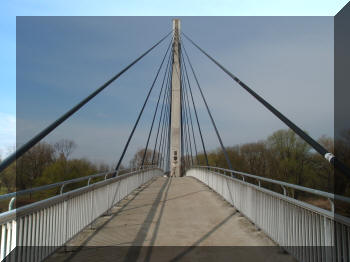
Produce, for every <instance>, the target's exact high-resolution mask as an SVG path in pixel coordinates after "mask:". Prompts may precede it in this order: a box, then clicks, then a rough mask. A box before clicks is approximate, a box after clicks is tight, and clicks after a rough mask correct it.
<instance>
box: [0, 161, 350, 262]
mask: <svg viewBox="0 0 350 262" xmlns="http://www.w3.org/2000/svg"><path fill="white" fill-rule="evenodd" d="M248 178H250V179H252V178H254V179H256V183H255V184H253V183H249V182H247V181H246V179H248ZM87 179H89V177H87ZM66 182H67V183H68V182H69V181H66ZM261 182H264V183H267V182H269V183H276V184H279V185H281V187H283V188H295V189H296V188H297V189H298V190H301V191H306V192H309V193H313V194H315V195H318V196H323V197H330V199H333V196H332V195H331V194H329V195H327V194H328V193H325V192H321V191H317V190H312V189H309V188H303V187H299V186H296V185H293V184H287V183H283V182H279V181H275V180H270V179H267V178H262V177H256V176H253V175H249V174H245V173H241V172H236V171H230V170H225V169H220V168H214V167H192V168H190V169H188V170H187V171H186V176H185V177H170V178H169V177H167V176H164V173H163V171H162V170H160V169H159V168H154V167H151V168H147V169H140V170H137V171H133V172H130V173H127V174H124V175H121V176H117V177H111V178H108V177H107V176H106V179H104V180H103V181H100V182H97V183H95V184H91V185H88V186H85V187H82V188H79V189H76V190H73V191H70V192H66V193H62V194H61V195H58V196H55V197H53V198H49V199H45V200H42V201H39V202H36V203H33V204H31V205H27V206H23V207H20V208H18V209H15V210H11V211H8V212H5V213H2V214H1V215H0V225H1V229H2V230H1V255H2V259H5V261H42V260H44V259H45V258H46V259H47V260H48V261H96V260H97V259H103V260H101V261H205V259H207V261H212V260H214V258H217V256H219V257H220V256H222V257H221V258H222V260H219V261H226V260H225V259H227V258H229V257H231V256H233V257H234V258H235V259H237V260H235V261H242V260H243V261H296V259H297V260H299V261H347V260H338V258H349V253H348V252H349V249H348V245H349V234H350V222H349V219H347V218H345V217H339V218H337V219H335V218H334V213H333V212H331V211H328V210H324V209H321V208H318V207H315V206H312V205H310V204H307V203H304V202H301V201H298V200H295V199H294V198H291V197H289V196H287V195H285V194H279V193H276V192H273V191H270V190H268V189H266V188H264V187H262V186H261ZM67 183H66V184H67ZM62 185H64V184H62ZM56 186H57V185H56ZM344 200H346V201H349V199H344ZM344 232H345V234H344ZM339 234H340V235H339ZM340 240H341V241H344V242H345V245H344V246H343V247H340V248H339V249H335V248H334V246H335V242H336V241H340ZM344 242H342V243H344ZM240 246H241V247H243V249H239V248H238V247H240ZM15 247H17V248H15ZM206 247H207V248H208V249H207V250H206ZM229 247H231V249H230V248H229ZM248 247H251V248H250V249H248V250H247V248H248ZM167 248H168V250H167ZM215 248H218V249H220V248H222V249H223V250H221V251H220V252H218V250H216V249H215ZM245 249H246V250H245ZM169 250H170V251H171V252H170V251H169ZM283 250H284V252H283ZM11 251H12V252H11ZM111 254H114V255H113V256H111ZM6 255H7V257H6V258H5V256H6ZM89 259H90V260H89ZM116 259H118V260H116ZM210 259H212V260H210ZM230 261H232V260H230Z"/></svg>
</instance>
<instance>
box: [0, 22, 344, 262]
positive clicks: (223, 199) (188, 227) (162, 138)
mask: <svg viewBox="0 0 350 262" xmlns="http://www.w3.org/2000/svg"><path fill="white" fill-rule="evenodd" d="M172 32H173V37H172V39H171V40H170V41H169V44H168V47H167V49H166V52H165V54H164V56H163V58H162V60H161V63H160V65H159V68H158V71H157V73H156V76H155V78H154V80H153V82H152V85H151V86H150V88H149V90H148V93H147V96H146V98H145V100H144V103H143V105H142V108H141V110H140V112H139V115H138V117H137V119H136V122H135V124H134V125H133V128H132V130H131V132H130V134H129V136H128V139H127V142H126V144H125V146H124V147H123V149H122V153H121V156H120V158H119V160H118V163H117V165H116V167H115V168H113V171H111V172H106V173H102V174H96V175H92V176H88V177H81V178H77V179H73V180H69V181H62V182H57V183H55V184H50V185H43V186H40V187H37V188H31V189H27V190H24V191H18V192H14V193H9V194H6V195H1V196H0V200H9V201H10V202H9V211H7V212H4V213H1V214H0V234H1V235H0V260H1V261H24V262H26V261H43V260H45V259H47V260H48V261H99V260H101V261H293V260H298V261H313V262H316V261H317V262H318V261H327V262H328V261H339V262H343V261H350V248H349V246H350V219H349V218H346V217H344V216H341V215H338V214H335V212H334V211H335V210H334V202H335V201H342V202H346V203H350V199H349V198H346V197H343V196H337V195H334V194H331V193H327V192H322V191H319V190H315V189H311V188H306V187H302V186H299V185H294V184H288V183H285V182H281V181H276V180H272V179H268V178H264V177H259V176H256V175H253V174H246V173H243V172H238V171H235V169H234V166H232V164H231V160H230V157H229V156H228V154H227V152H226V149H225V146H224V143H223V141H222V139H221V136H220V133H219V131H218V128H217V127H216V124H215V121H214V118H213V116H212V114H211V111H210V109H209V106H208V103H207V101H206V99H205V96H204V93H203V91H202V88H201V87H200V84H199V80H198V77H197V75H196V73H195V70H194V68H193V66H192V63H191V61H190V58H189V56H188V54H187V51H186V49H185V46H184V43H183V41H182V39H187V40H188V41H189V42H190V43H191V44H193V45H194V46H195V47H196V48H197V49H199V50H200V51H201V53H203V54H204V55H205V56H206V57H208V58H209V59H210V60H211V61H212V62H214V63H215V64H216V65H217V66H218V67H219V68H220V69H221V70H223V72H225V73H226V74H227V75H228V76H229V77H230V78H232V79H233V80H234V81H235V82H236V83H237V84H238V85H239V86H240V87H241V88H243V89H244V90H245V91H247V92H248V93H249V94H250V95H252V96H253V97H254V98H255V99H256V100H257V101H258V102H260V103H261V104H262V105H263V106H264V107H266V108H267V109H268V110H269V111H270V112H271V113H273V114H274V115H275V116H276V117H278V118H279V119H280V120H281V121H282V122H283V123H284V124H286V125H287V126H288V127H289V128H291V130H293V131H294V132H295V133H296V134H297V135H298V136H299V137H300V138H301V139H303V140H304V141H305V142H306V143H308V144H309V145H310V146H311V147H312V149H314V150H315V152H318V153H319V154H321V155H322V156H323V157H325V158H326V159H327V160H328V161H329V163H330V165H332V166H333V167H334V168H335V169H337V170H338V171H340V172H341V173H343V174H344V175H345V176H347V177H348V178H349V177H350V171H349V169H348V168H347V167H346V166H345V165H344V164H342V163H341V162H340V161H339V160H338V158H336V157H335V156H334V155H333V154H332V153H331V152H329V151H328V150H326V149H325V148H324V147H323V146H322V145H321V144H319V143H318V142H317V141H315V140H314V139H313V138H311V137H310V136H309V135H308V134H307V133H306V132H304V131H303V130H301V129H300V128H299V127H298V126H297V125H296V124H294V123H293V122H292V121H290V120H289V119H288V118H287V117H286V116H284V115H283V114H282V113H281V112H279V111H278V110H277V109H276V108H275V107H273V106H272V105H271V104H270V103H268V102H267V101H266V100H264V99H263V98H262V97H261V96H260V95H258V94H257V93H256V92H254V91H253V90H252V89H251V88H250V87H248V86H247V85H246V84H245V83H243V82H242V81H241V80H240V79H239V78H238V77H236V76H235V75H234V74H232V73H231V72H230V71H229V70H227V69H226V68H225V67H223V66H222V65H221V64H220V63H219V62H218V61H216V60H215V59H214V58H212V57H211V56H210V55H209V54H208V53H206V52H205V51H204V50H203V49H201V48H200V47H199V46H198V45H197V44H196V43H194V42H193V41H192V40H191V38H189V37H188V36H187V35H185V34H183V33H181V34H180V23H179V21H178V20H175V21H174V29H173V30H172V31H171V32H169V33H168V34H167V35H166V36H164V37H163V38H162V39H161V40H160V41H158V42H157V43H156V44H155V45H153V46H152V47H151V48H149V49H148V50H147V51H146V52H145V53H143V54H142V55H141V56H140V57H138V58H137V59H135V60H134V61H133V62H132V63H130V64H129V65H128V66H126V67H125V68H124V69H122V70H121V71H120V72H119V73H118V74H116V75H115V76H114V77H112V78H111V79H109V80H108V81H106V82H105V83H104V84H103V85H102V86H100V87H99V88H98V89H96V90H95V91H94V92H93V93H91V94H90V95H88V96H87V97H86V98H84V99H83V100H82V101H81V102H80V103H78V104H77V105H76V106H74V107H72V108H71V109H70V110H69V111H67V112H66V113H64V114H63V115H62V116H61V117H60V118H58V119H57V120H56V121H54V122H53V123H52V124H51V125H49V126H48V127H46V128H45V129H44V130H42V131H41V132H39V133H38V134H37V135H36V136H34V137H33V138H32V139H31V140H29V141H28V142H27V143H25V144H23V145H22V146H21V147H19V148H17V150H16V152H15V153H13V154H12V155H10V156H9V157H7V158H6V159H5V160H4V161H2V162H1V163H0V172H1V171H3V170H5V169H6V168H8V167H9V166H10V165H11V164H12V163H14V162H15V161H16V159H18V158H20V157H21V156H22V155H23V154H25V153H26V152H28V150H30V149H31V148H32V147H33V146H35V145H36V144H37V143H38V142H40V141H41V140H42V139H43V138H45V137H46V136H47V135H48V134H50V133H51V132H52V131H53V130H55V129H56V128H57V127H58V126H59V125H60V124H62V123H63V122H64V121H65V120H67V119H68V118H69V117H70V116H72V115H73V114H75V113H76V112H77V111H78V110H79V109H80V108H82V107H83V106H84V105H85V104H87V103H88V102H89V101H90V100H91V99H93V98H94V97H95V96H96V95H98V94H99V93H100V92H102V91H103V90H104V89H105V88H106V87H108V86H109V85H110V84H111V83H112V82H114V81H115V80H116V79H118V78H119V77H120V76H121V75H122V74H124V73H125V72H126V71H127V70H128V69H130V68H131V67H132V66H134V65H135V64H136V63H137V62H139V61H140V60H141V59H142V58H143V57H144V56H146V55H147V54H148V53H149V52H151V51H152V50H153V49H154V48H156V47H157V46H158V45H160V44H161V43H162V42H163V41H164V40H165V39H167V37H168V36H169V35H171V33H172ZM182 36H184V38H182ZM169 50H170V52H169ZM167 57H168V58H167ZM166 58H167V62H165V61H166ZM185 59H186V60H185ZM164 62H165V63H164ZM163 65H164V67H163ZM187 68H189V69H190V72H191V73H192V74H191V75H190V74H189V72H188V71H187ZM162 70H163V80H162V81H159V83H161V84H159V87H160V88H159V92H158V95H157V99H156V100H157V103H156V106H155V110H154V114H153V118H152V121H150V128H149V131H148V132H144V133H145V134H147V139H146V142H145V147H144V148H145V149H144V153H143V157H142V161H141V162H140V163H139V164H138V165H135V166H138V167H137V169H136V170H133V171H127V172H126V173H124V174H121V172H120V171H121V168H120V167H121V165H122V161H123V159H124V156H125V154H126V151H127V150H128V147H129V144H130V141H131V140H132V138H133V135H134V132H135V130H136V128H137V126H138V123H139V120H140V118H141V117H142V115H143V112H144V109H145V107H146V105H147V102H148V101H149V97H150V95H151V93H152V90H153V88H154V86H155V84H156V82H157V79H158V76H159V75H160V72H161V71H162ZM190 76H192V78H191V79H192V84H191V81H190ZM193 79H194V80H195V81H194V82H195V86H197V88H198V91H199V94H200V96H199V97H200V98H201V99H202V101H203V103H204V105H205V109H206V112H207V113H208V115H209V118H210V121H211V124H212V126H213V128H214V130H215V134H216V137H217V138H218V141H219V144H220V148H221V150H222V152H223V155H224V158H225V160H226V165H227V166H228V167H229V169H222V168H218V167H210V166H209V161H208V157H207V153H206V152H207V150H206V146H205V140H204V139H203V135H202V128H201V126H200V121H199V118H198V114H197V109H196V102H195V99H194V96H193V94H192V87H191V86H193ZM163 91H164V92H163ZM61 102H62V101H60V103H61ZM158 108H161V109H160V112H159V110H158ZM158 112H159V114H158ZM157 116H158V119H159V120H158V128H157V131H156V132H154V133H152V132H153V130H156V129H153V127H154V123H155V119H156V118H157ZM192 116H193V117H192ZM193 122H194V123H195V124H197V125H193ZM196 127H197V129H196ZM195 131H197V132H195ZM152 134H154V136H153V137H152ZM94 139H98V137H95V138H94ZM150 141H152V142H154V143H152V144H154V146H153V148H152V149H150V148H151V147H152V146H151V143H150ZM198 141H200V143H198V145H197V142H198ZM147 150H151V151H152V157H151V159H150V161H146V160H145V159H146V153H147ZM200 154H202V155H203V156H204V160H203V161H202V162H203V163H204V161H205V163H204V165H205V166H199V165H200V164H203V163H201V161H199V155H200ZM124 161H125V160H124ZM169 172H170V173H171V175H175V176H176V177H168V176H167V175H168V174H169ZM165 174H167V175H165ZM180 174H181V175H184V176H183V177H179V175H180ZM95 178H99V179H100V181H99V182H95V183H92V181H95V180H94V179H95ZM101 179H102V180H101ZM82 181H86V182H87V183H86V184H85V186H83V187H81V188H78V189H75V190H72V191H69V192H66V190H65V186H66V185H68V184H71V183H76V182H82ZM271 184H272V185H274V186H275V187H276V185H277V187H279V188H280V189H281V190H280V191H279V192H275V191H272V190H270V189H269V188H270V187H268V186H267V185H271ZM54 188H58V191H57V192H60V194H58V195H55V196H53V197H50V198H47V199H44V200H41V201H38V202H35V203H32V204H29V205H26V206H22V207H18V208H16V209H13V205H14V202H15V199H16V197H18V196H21V195H25V194H31V193H35V192H39V191H41V190H48V189H54ZM59 189H60V190H59ZM66 189H67V187H66ZM291 189H292V190H298V191H301V192H306V193H308V194H312V195H314V196H316V197H317V198H323V199H328V201H329V202H330V206H331V210H326V209H322V208H320V207H316V206H313V205H311V204H309V203H306V202H302V201H300V200H297V199H294V198H293V197H292V196H289V195H288V194H287V192H290V191H291Z"/></svg>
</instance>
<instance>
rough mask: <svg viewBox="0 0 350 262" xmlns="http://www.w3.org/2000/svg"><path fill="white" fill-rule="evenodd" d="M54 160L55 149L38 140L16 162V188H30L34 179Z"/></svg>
mask: <svg viewBox="0 0 350 262" xmlns="http://www.w3.org/2000/svg"><path fill="white" fill-rule="evenodd" d="M54 161H55V149H54V147H53V146H52V145H50V144H48V143H46V142H40V143H38V144H36V145H35V146H34V147H32V148H31V149H30V150H29V151H27V152H26V153H25V154H23V155H22V156H21V157H20V158H19V159H17V163H16V175H17V181H16V184H17V188H18V189H19V190H22V189H26V188H31V187H32V186H33V185H34V181H35V179H37V178H38V177H40V176H41V175H42V173H43V171H44V169H45V168H46V167H47V166H48V165H50V164H52V163H53V162H54Z"/></svg>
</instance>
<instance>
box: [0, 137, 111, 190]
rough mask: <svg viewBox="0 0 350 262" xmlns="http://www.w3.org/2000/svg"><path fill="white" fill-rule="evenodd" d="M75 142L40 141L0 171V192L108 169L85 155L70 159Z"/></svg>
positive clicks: (22, 188)
mask: <svg viewBox="0 0 350 262" xmlns="http://www.w3.org/2000/svg"><path fill="white" fill-rule="evenodd" d="M76 147H77V146H76V144H75V142H73V141H71V140H65V139H63V140H60V141H58V142H56V143H54V144H49V143H47V142H40V143H38V144H37V145H35V146H34V147H33V148H31V149H30V150H29V151H28V152H26V153H25V154H24V155H23V156H22V157H20V158H19V159H18V160H17V161H16V162H15V163H13V164H12V165H10V166H9V167H8V168H7V169H5V170H4V171H3V172H2V173H1V175H0V189H1V193H2V194H4V193H8V192H14V191H19V190H24V189H28V188H33V187H36V186H40V185H46V184H51V183H55V182H59V181H64V180H69V179H74V178H78V177H82V176H88V175H92V174H96V173H99V172H104V171H108V170H109V167H108V165H106V164H102V163H101V164H97V163H93V162H91V161H90V160H88V159H85V158H80V159H71V158H70V155H71V154H72V152H73V151H74V150H75V149H76Z"/></svg>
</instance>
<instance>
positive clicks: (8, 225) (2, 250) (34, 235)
mask: <svg viewBox="0 0 350 262" xmlns="http://www.w3.org/2000/svg"><path fill="white" fill-rule="evenodd" d="M162 174H163V171H162V170H160V169H159V168H143V169H138V170H136V171H133V172H130V173H127V174H123V175H120V176H116V177H112V178H109V179H105V180H103V181H100V182H97V183H94V184H89V185H87V186H85V187H82V188H78V189H75V190H72V191H70V192H66V193H62V194H59V195H57V196H54V197H51V198H48V199H44V200H41V201H38V202H35V203H32V204H29V205H26V206H23V207H20V208H17V209H13V210H10V211H7V212H4V213H1V214H0V261H2V260H3V259H4V258H5V257H6V256H7V259H8V260H9V261H41V260H43V259H45V258H46V257H47V256H49V255H50V254H51V253H53V252H54V251H55V250H56V249H57V248H59V247H60V246H62V245H64V244H65V243H66V242H68V241H69V240H70V239H72V238H73V237H74V236H75V235H76V234H78V233H79V232H80V231H81V230H82V229H84V228H85V227H86V226H88V225H89V224H91V223H93V222H94V221H95V220H96V219H97V218H98V217H100V216H101V215H102V214H104V213H105V212H107V211H108V210H109V209H110V208H112V207H113V206H114V205H115V204H116V203H118V202H119V201H120V200H121V199H123V198H124V197H126V196H127V195H128V194H130V193H131V192H132V191H133V190H134V189H136V188H137V187H139V186H140V185H142V184H144V183H146V182H147V181H149V180H150V179H152V178H154V177H156V176H159V175H162ZM104 175H106V174H104ZM98 176H102V174H98V175H93V176H89V177H84V178H81V180H86V179H87V180H89V179H91V178H95V177H98ZM78 180H79V179H73V180H69V181H63V182H60V183H56V184H52V185H47V186H46V187H45V186H44V187H40V188H41V189H40V190H45V189H47V188H52V187H53V185H55V186H63V185H65V184H67V183H68V182H69V183H74V182H77V181H78ZM81 180H79V181H81ZM72 181H73V182H72ZM51 186H52V187H51ZM31 190H37V189H31ZM29 191H30V190H27V191H26V192H22V193H21V194H24V193H29ZM31 192H33V191H31ZM7 195H9V194H7ZM10 197H13V196H12V195H10V196H7V198H10ZM15 247H18V249H17V251H16V252H12V253H11V251H12V250H13V249H14V248H15ZM23 247H37V248H23ZM10 253H11V254H10ZM9 254H10V255H9Z"/></svg>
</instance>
